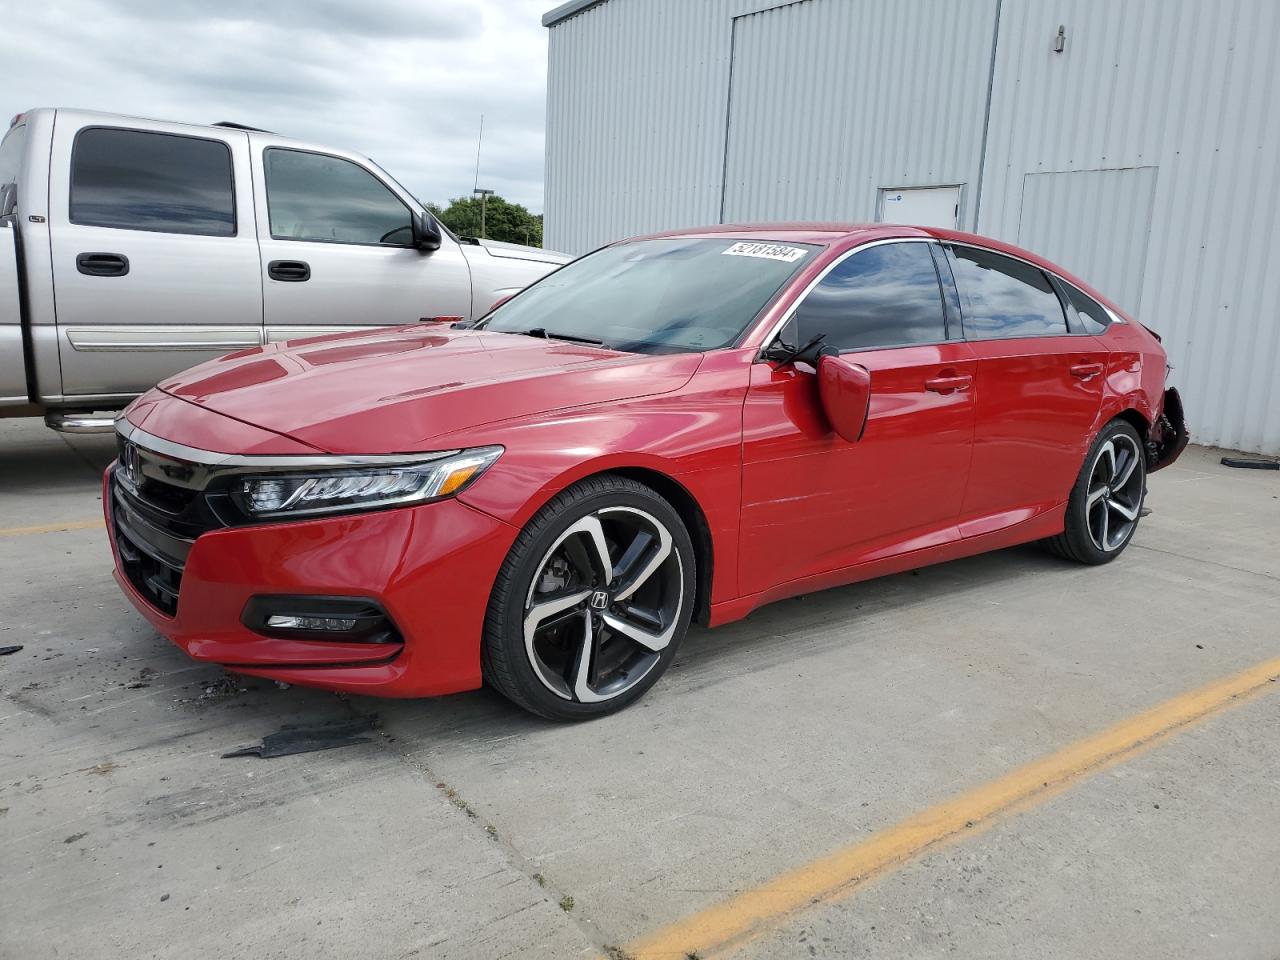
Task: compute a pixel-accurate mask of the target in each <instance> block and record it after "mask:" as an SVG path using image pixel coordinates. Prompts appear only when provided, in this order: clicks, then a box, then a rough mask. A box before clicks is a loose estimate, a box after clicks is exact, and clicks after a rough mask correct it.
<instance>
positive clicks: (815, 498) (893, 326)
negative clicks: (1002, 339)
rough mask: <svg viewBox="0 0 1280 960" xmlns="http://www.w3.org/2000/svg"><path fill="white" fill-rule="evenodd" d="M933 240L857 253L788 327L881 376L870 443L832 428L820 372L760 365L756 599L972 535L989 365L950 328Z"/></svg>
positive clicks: (876, 378) (749, 435)
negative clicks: (969, 490)
mask: <svg viewBox="0 0 1280 960" xmlns="http://www.w3.org/2000/svg"><path fill="white" fill-rule="evenodd" d="M932 246H933V245H932V244H931V243H928V242H922V241H895V242H891V243H883V244H875V245H871V246H868V247H865V248H862V249H860V250H857V251H855V252H854V253H852V254H850V255H849V256H848V257H847V258H845V259H844V260H841V261H839V262H837V263H836V265H835V266H833V267H832V268H831V269H830V270H829V271H828V272H827V274H826V275H825V276H824V277H823V278H822V279H821V280H820V281H819V282H818V284H817V285H816V286H815V287H814V288H813V289H812V290H811V291H809V293H808V294H807V295H806V296H805V298H804V299H803V300H802V301H801V302H800V304H799V305H798V307H797V308H796V312H795V315H794V316H793V317H792V318H791V319H790V320H788V321H787V323H786V324H785V325H784V326H783V330H782V334H781V335H782V337H783V338H784V339H785V340H786V341H787V342H789V343H794V344H796V345H800V344H803V343H805V342H807V341H808V340H809V339H810V338H811V337H814V336H816V335H818V334H824V335H825V337H826V339H825V340H824V341H823V342H824V343H825V344H827V345H830V346H834V347H836V348H838V349H839V350H840V353H841V356H842V357H844V358H846V359H848V360H850V361H852V362H854V363H857V364H861V365H862V366H864V367H866V368H867V369H868V370H869V371H870V372H871V403H870V408H869V413H868V419H867V425H866V428H865V430H864V431H863V435H862V438H861V439H860V440H858V441H857V442H854V443H850V442H848V441H845V440H842V439H841V438H840V437H839V436H838V435H836V434H835V433H834V432H833V431H832V430H831V428H830V426H829V425H828V424H827V422H826V419H825V417H824V414H823V412H822V407H821V404H820V401H819V398H818V391H817V384H816V377H815V376H814V373H813V370H812V369H811V368H807V367H804V366H802V365H800V364H785V365H781V366H775V365H774V364H772V363H765V362H759V363H756V364H755V365H754V366H753V368H752V376H751V386H750V388H749V390H748V392H747V400H746V406H745V408H744V411H743V474H742V497H743V501H742V557H741V564H740V586H741V589H742V590H743V592H744V593H758V592H760V591H761V590H765V589H767V588H769V587H770V586H773V585H776V584H780V583H785V582H787V581H791V580H796V579H799V578H803V577H807V576H812V575H815V574H821V573H826V572H829V571H833V570H838V569H840V568H843V567H848V566H851V565H853V564H856V563H861V562H865V561H868V560H874V559H878V558H881V557H886V556H892V555H893V554H896V553H902V552H905V551H908V550H913V549H918V548H920V547H925V546H931V545H936V544H939V543H945V542H947V541H951V540H955V539H958V538H959V533H958V531H957V530H956V526H955V524H956V518H957V516H958V514H959V512H960V505H961V501H962V498H963V495H964V490H965V481H966V479H967V477H968V473H969V456H970V446H971V443H972V440H973V418H974V402H975V391H974V375H975V373H976V364H975V363H974V361H973V360H972V358H971V351H970V348H969V346H968V345H967V344H965V343H964V342H962V341H960V340H959V329H958V326H959V324H958V322H957V323H955V324H954V325H953V326H954V329H952V330H951V332H950V334H949V331H948V321H947V317H948V314H949V313H950V311H948V310H944V299H943V292H944V290H945V291H946V292H947V293H948V297H949V296H950V288H949V286H948V287H942V286H940V282H941V276H940V275H939V273H938V271H937V269H936V267H935V258H934V257H933V256H932V253H931V249H930V248H931V247H932ZM947 280H948V282H949V277H948V278H947ZM957 321H958V317H957Z"/></svg>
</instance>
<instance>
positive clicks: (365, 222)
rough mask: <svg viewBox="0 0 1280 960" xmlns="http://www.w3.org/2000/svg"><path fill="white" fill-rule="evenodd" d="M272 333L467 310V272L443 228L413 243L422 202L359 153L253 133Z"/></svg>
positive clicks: (278, 336) (280, 335)
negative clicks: (433, 243)
mask: <svg viewBox="0 0 1280 960" xmlns="http://www.w3.org/2000/svg"><path fill="white" fill-rule="evenodd" d="M250 144H251V147H252V151H253V171H254V178H255V180H254V182H255V185H258V189H256V191H255V192H256V194H257V204H258V243H259V246H260V248H261V251H262V267H261V269H262V284H263V300H264V310H265V323H266V336H267V339H268V340H287V339H289V338H291V337H301V336H311V335H315V334H320V333H332V332H335V331H339V330H352V329H358V328H360V327H382V326H389V325H393V324H402V323H417V322H418V321H419V320H422V319H424V318H427V317H442V316H452V317H464V318H466V317H470V315H471V274H470V270H469V269H468V267H467V261H466V258H465V257H464V256H463V254H462V251H461V250H460V249H459V248H458V245H457V244H456V243H455V242H454V241H453V239H452V238H451V237H449V236H448V235H447V234H446V235H445V236H444V237H443V238H442V242H441V246H440V249H438V250H434V251H431V252H426V251H423V250H418V249H416V248H415V247H414V246H413V243H412V240H413V236H412V232H413V231H412V222H411V217H412V214H413V213H414V212H420V211H421V209H422V208H421V206H420V205H419V204H418V202H417V201H416V200H414V198H413V197H411V196H409V195H408V194H407V193H405V192H404V191H403V190H402V189H401V188H400V187H399V185H398V184H395V183H394V182H393V181H391V180H390V178H389V177H386V176H385V175H384V174H383V173H382V171H381V170H379V169H378V168H377V167H376V166H374V165H373V164H370V163H369V162H368V161H367V160H365V159H364V158H362V157H360V156H358V155H356V154H348V153H343V152H341V151H335V150H327V149H313V148H310V147H301V146H299V145H297V144H296V143H293V142H290V141H279V140H275V139H273V138H272V137H271V136H269V135H267V134H258V133H254V134H251V135H250Z"/></svg>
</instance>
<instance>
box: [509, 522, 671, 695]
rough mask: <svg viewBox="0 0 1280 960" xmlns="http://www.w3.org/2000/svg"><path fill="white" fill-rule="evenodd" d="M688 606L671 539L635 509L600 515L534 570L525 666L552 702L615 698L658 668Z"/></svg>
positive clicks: (577, 525)
mask: <svg viewBox="0 0 1280 960" xmlns="http://www.w3.org/2000/svg"><path fill="white" fill-rule="evenodd" d="M684 601H685V598H684V571H683V567H682V564H681V560H680V551H679V550H678V549H676V547H675V546H674V544H673V540H672V536H671V532H670V531H669V530H668V529H667V528H666V527H665V526H664V525H663V524H662V523H661V522H660V521H659V520H658V519H657V518H656V517H654V516H653V515H652V514H649V513H647V512H645V511H643V510H639V509H636V508H634V507H605V508H602V509H600V510H596V511H594V512H593V513H589V514H587V515H586V516H584V517H581V518H579V519H578V520H576V521H575V522H574V523H572V524H571V525H570V526H569V527H568V528H567V529H566V530H565V531H564V532H563V533H561V534H560V536H559V537H558V538H557V539H556V541H555V543H553V544H552V546H551V548H550V549H549V550H548V551H547V553H546V554H545V555H544V556H543V558H542V561H541V563H540V564H539V565H538V567H537V573H536V574H535V575H534V578H533V582H532V584H530V587H529V593H528V596H527V597H526V600H525V608H524V643H525V651H526V653H527V655H528V658H529V663H530V664H531V665H532V667H533V670H534V672H535V673H536V674H537V676H538V679H539V680H540V681H541V682H542V684H543V685H544V686H545V687H546V688H547V689H548V690H550V691H551V692H552V693H554V694H556V696H558V697H561V698H563V699H565V700H573V701H577V702H580V703H600V702H602V701H605V700H612V699H613V698H615V697H617V696H620V695H621V694H623V693H625V692H626V691H627V690H629V689H631V688H632V687H633V686H635V685H636V684H637V683H639V682H640V681H641V680H642V679H643V678H644V677H645V676H646V675H647V674H648V673H649V672H650V671H651V670H652V669H653V668H654V666H655V665H656V664H657V663H658V660H659V659H660V657H661V656H662V651H663V650H665V649H666V648H667V646H668V645H669V644H670V643H671V641H672V640H673V639H674V637H675V633H676V630H677V627H678V624H679V622H680V613H681V610H682V606H683V604H684Z"/></svg>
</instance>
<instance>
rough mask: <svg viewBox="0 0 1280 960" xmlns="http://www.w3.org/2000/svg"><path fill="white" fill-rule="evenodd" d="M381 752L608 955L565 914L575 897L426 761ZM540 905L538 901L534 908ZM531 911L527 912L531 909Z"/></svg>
mask: <svg viewBox="0 0 1280 960" xmlns="http://www.w3.org/2000/svg"><path fill="white" fill-rule="evenodd" d="M343 703H344V704H345V705H346V707H347V709H348V710H350V711H352V712H353V713H356V714H358V713H359V711H358V710H357V708H356V706H355V704H353V703H351V701H350V700H348V699H346V698H343ZM375 740H376V742H377V743H378V745H379V748H380V749H382V750H383V751H385V752H386V753H388V754H389V755H391V756H392V757H394V758H395V759H397V760H399V761H400V762H401V763H403V764H404V765H405V766H407V767H409V768H410V769H411V770H412V771H413V772H414V773H415V774H416V775H417V776H418V778H419V779H420V780H421V781H422V782H423V783H425V784H427V785H429V786H431V787H433V788H434V789H435V790H437V791H438V792H440V793H442V794H444V796H445V798H446V799H447V800H448V801H449V802H450V803H452V804H453V805H454V806H455V807H457V808H458V811H459V812H460V813H462V814H464V815H465V817H466V818H467V819H468V820H472V821H474V822H476V823H478V824H480V825H481V827H482V829H483V831H484V835H485V837H486V839H488V840H489V841H490V842H491V843H493V844H494V845H495V846H496V847H497V848H498V849H499V850H500V851H501V852H502V855H503V859H504V861H505V862H506V864H507V865H508V866H509V867H510V868H511V869H512V870H514V871H516V872H517V873H519V874H520V875H521V876H522V877H523V878H524V879H525V880H527V881H529V882H530V883H533V884H534V885H536V886H537V887H538V889H539V890H540V891H541V894H542V900H545V901H546V902H547V903H550V904H551V905H552V906H555V905H556V904H561V907H560V909H557V910H556V911H555V913H556V914H558V915H560V916H562V917H563V919H564V920H566V921H567V922H569V923H570V924H572V925H573V927H575V928H576V929H577V930H578V932H579V933H581V934H582V936H583V937H584V938H586V940H588V941H589V942H590V943H592V944H593V945H594V946H595V947H597V948H598V949H599V950H600V951H601V952H602V953H603V954H604V955H606V956H607V955H608V951H609V949H610V947H609V945H608V944H607V943H605V941H604V940H602V939H601V936H600V932H599V931H598V930H597V929H596V925H595V924H593V923H591V922H590V921H589V920H587V919H586V918H585V917H583V916H582V914H581V911H577V910H566V909H564V907H563V904H564V903H565V902H566V901H567V902H569V903H571V904H572V903H573V895H572V893H571V892H569V891H567V890H564V889H562V888H560V887H559V886H557V885H556V884H555V883H554V882H553V881H552V880H551V878H549V877H548V876H547V875H546V873H545V871H544V869H543V868H541V867H540V866H539V865H538V864H537V863H536V862H535V861H534V860H532V859H530V858H529V857H528V856H526V855H525V854H524V853H523V852H522V851H521V850H520V848H519V847H517V846H516V845H515V844H514V843H512V842H511V840H510V839H509V838H507V837H506V836H504V835H502V834H501V833H499V832H498V828H497V827H496V826H495V825H494V824H492V823H490V822H489V821H488V820H486V819H484V818H483V817H482V816H481V815H480V812H479V811H477V810H476V808H475V807H474V806H473V805H472V804H471V802H470V801H468V800H467V799H466V798H465V797H463V796H462V795H461V793H459V792H458V790H456V789H455V788H454V787H452V786H451V785H450V784H449V783H448V782H446V781H445V780H444V778H443V777H441V776H439V775H438V774H437V773H436V772H435V771H434V770H432V769H431V767H430V765H429V764H427V763H426V762H424V761H423V760H420V759H418V758H417V757H415V756H413V755H412V754H410V753H409V752H408V751H406V750H403V749H400V748H399V747H396V746H394V745H393V744H392V743H391V742H390V740H389V737H388V736H386V735H385V731H384V735H383V736H379V737H376V738H375ZM537 902H539V901H535V904H536V903H537ZM532 906H533V904H531V905H530V907H526V908H524V909H531V907H532Z"/></svg>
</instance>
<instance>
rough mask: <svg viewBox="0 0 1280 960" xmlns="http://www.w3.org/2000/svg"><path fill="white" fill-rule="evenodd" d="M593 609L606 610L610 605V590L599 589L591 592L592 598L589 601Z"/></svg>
mask: <svg viewBox="0 0 1280 960" xmlns="http://www.w3.org/2000/svg"><path fill="white" fill-rule="evenodd" d="M587 603H588V604H589V605H590V606H591V609H592V610H605V609H608V607H609V591H608V590H597V591H596V592H595V593H593V594H591V599H590V600H588V601H587Z"/></svg>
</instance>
